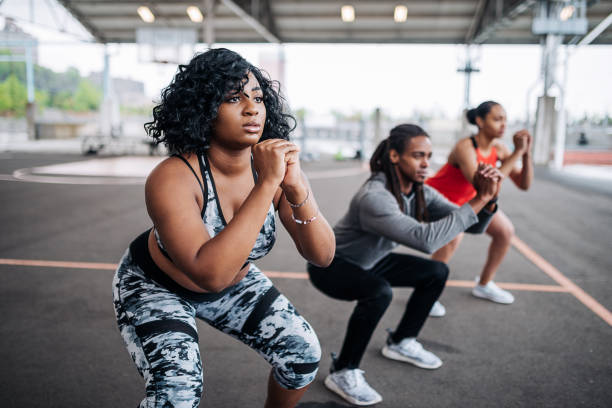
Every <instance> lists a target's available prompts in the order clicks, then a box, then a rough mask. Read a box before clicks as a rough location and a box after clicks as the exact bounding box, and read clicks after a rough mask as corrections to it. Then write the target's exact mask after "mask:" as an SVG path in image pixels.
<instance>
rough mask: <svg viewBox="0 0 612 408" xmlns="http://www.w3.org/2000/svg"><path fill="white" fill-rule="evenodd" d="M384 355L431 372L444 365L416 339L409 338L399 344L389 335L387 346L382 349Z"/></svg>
mask: <svg viewBox="0 0 612 408" xmlns="http://www.w3.org/2000/svg"><path fill="white" fill-rule="evenodd" d="M382 355H383V356H385V357H387V358H390V359H391V360H397V361H403V362H405V363H411V364H414V365H415V366H417V367H421V368H427V369H430V370H433V369H435V368H438V367H440V366H441V365H442V360H440V359H439V358H438V356H436V355H435V354H434V353H432V352H430V351H427V350H425V349H424V348H423V346H422V345H421V343H419V342H418V341H417V340H416V339H415V338H414V337H407V338H405V339H403V340H402V341H400V342H399V343H393V342H392V340H391V335H389V338H388V339H387V344H386V345H385V347H383V348H382Z"/></svg>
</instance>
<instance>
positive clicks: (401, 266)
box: [308, 253, 448, 370]
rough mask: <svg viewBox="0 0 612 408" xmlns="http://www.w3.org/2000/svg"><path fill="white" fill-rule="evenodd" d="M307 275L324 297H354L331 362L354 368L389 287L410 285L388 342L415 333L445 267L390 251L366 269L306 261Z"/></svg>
mask: <svg viewBox="0 0 612 408" xmlns="http://www.w3.org/2000/svg"><path fill="white" fill-rule="evenodd" d="M308 274H309V275H310V281H311V282H312V283H313V285H314V286H315V287H316V288H317V289H319V290H320V291H321V292H323V293H325V294H326V295H328V296H331V297H333V298H335V299H341V300H357V306H356V307H355V310H354V311H353V314H352V315H351V318H350V319H349V323H348V327H347V329H346V336H345V337H344V343H343V345H342V351H341V352H340V356H339V357H338V360H337V361H336V364H335V369H337V370H341V369H343V368H357V367H359V363H360V361H361V357H363V353H364V352H365V349H366V347H367V346H368V343H369V342H370V338H371V337H372V333H373V332H374V329H375V328H376V325H377V324H378V321H379V320H380V318H381V317H382V315H383V314H384V313H385V310H387V307H388V306H389V303H391V298H392V297H393V292H392V290H391V287H393V286H396V287H414V292H413V293H412V296H410V300H409V301H408V304H407V305H406V310H405V311H404V315H403V316H402V319H401V320H400V322H399V324H398V326H397V329H396V330H395V332H394V333H393V336H392V340H393V341H394V342H396V343H397V342H400V341H401V340H402V339H404V338H406V337H416V336H417V335H418V334H419V331H420V330H421V328H422V327H423V325H424V324H425V320H426V319H427V316H428V315H429V311H430V310H431V307H432V306H433V304H434V303H435V301H436V300H437V299H438V298H439V297H440V294H441V293H442V290H443V289H444V285H445V283H446V279H447V278H448V267H447V266H446V264H445V263H443V262H438V261H432V260H429V259H424V258H419V257H417V256H412V255H405V254H396V253H391V254H389V255H387V256H386V257H384V258H383V259H382V260H381V261H380V262H378V263H377V264H376V265H374V267H373V268H371V269H368V270H364V269H361V268H360V267H359V266H357V265H355V264H352V263H350V262H347V261H344V260H342V259H340V258H338V257H336V258H334V261H333V262H332V263H331V265H329V266H328V267H327V268H319V267H317V266H314V265H311V264H308Z"/></svg>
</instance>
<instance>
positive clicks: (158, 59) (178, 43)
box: [136, 27, 197, 64]
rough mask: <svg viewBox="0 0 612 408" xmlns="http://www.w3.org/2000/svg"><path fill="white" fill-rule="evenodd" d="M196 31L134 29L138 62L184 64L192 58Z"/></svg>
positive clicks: (160, 28) (154, 28)
mask: <svg viewBox="0 0 612 408" xmlns="http://www.w3.org/2000/svg"><path fill="white" fill-rule="evenodd" d="M196 41H197V31H196V30H195V29H189V28H170V27H139V28H136V44H138V60H139V61H140V62H153V63H158V64H185V63H187V62H188V61H189V60H190V59H191V58H192V57H193V52H194V47H195V44H196Z"/></svg>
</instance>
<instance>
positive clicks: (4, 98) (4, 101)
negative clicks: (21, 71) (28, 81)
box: [0, 74, 27, 116]
mask: <svg viewBox="0 0 612 408" xmlns="http://www.w3.org/2000/svg"><path fill="white" fill-rule="evenodd" d="M26 103H27V91H26V87H25V85H24V84H22V83H21V82H20V81H19V79H18V78H17V76H16V75H14V74H13V75H10V76H9V77H8V78H7V79H6V80H5V81H4V82H2V83H1V84H0V112H3V113H12V114H14V115H15V116H23V115H24V114H25V108H26Z"/></svg>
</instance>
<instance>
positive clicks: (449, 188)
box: [425, 136, 497, 206]
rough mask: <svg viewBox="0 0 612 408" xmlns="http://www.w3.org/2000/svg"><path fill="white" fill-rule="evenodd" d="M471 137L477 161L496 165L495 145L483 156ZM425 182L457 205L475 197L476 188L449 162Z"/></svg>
mask: <svg viewBox="0 0 612 408" xmlns="http://www.w3.org/2000/svg"><path fill="white" fill-rule="evenodd" d="M471 139H472V144H473V145H474V148H475V149H476V160H477V163H485V164H490V165H491V166H493V167H497V149H496V148H495V146H493V147H491V153H489V155H488V156H487V157H485V156H483V155H482V154H481V153H480V149H479V148H478V145H477V144H476V139H474V136H472V137H471ZM425 184H427V185H429V186H431V187H433V188H435V189H436V190H438V191H439V192H440V193H441V194H442V195H443V196H444V197H446V198H447V199H448V200H449V201H451V202H453V203H455V204H457V205H459V206H461V205H463V204H465V203H467V202H468V201H470V200H471V199H472V198H474V197H476V190H475V189H474V186H472V184H471V183H470V182H469V181H467V179H466V178H465V177H464V176H463V173H461V170H460V169H459V168H458V167H455V166H453V165H451V164H449V163H446V164H445V165H444V166H442V168H441V169H440V170H438V172H437V173H436V174H435V175H434V176H432V177H430V178H428V179H427V180H425Z"/></svg>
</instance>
